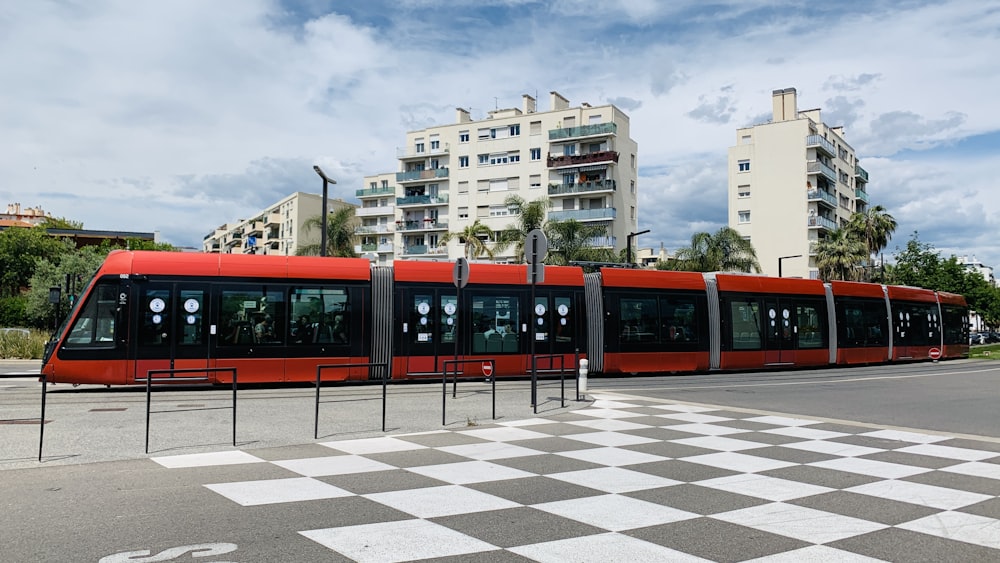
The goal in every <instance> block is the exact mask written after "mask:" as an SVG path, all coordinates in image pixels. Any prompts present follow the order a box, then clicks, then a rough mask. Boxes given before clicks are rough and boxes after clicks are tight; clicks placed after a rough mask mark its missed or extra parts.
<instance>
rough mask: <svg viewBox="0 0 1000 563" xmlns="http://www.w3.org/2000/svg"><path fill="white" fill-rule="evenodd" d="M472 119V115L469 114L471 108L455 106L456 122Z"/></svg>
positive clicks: (465, 121) (466, 121)
mask: <svg viewBox="0 0 1000 563" xmlns="http://www.w3.org/2000/svg"><path fill="white" fill-rule="evenodd" d="M470 121H472V116H471V115H469V110H467V109H465V108H455V122H456V123H468V122H470Z"/></svg>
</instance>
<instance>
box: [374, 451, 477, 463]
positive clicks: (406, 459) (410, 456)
mask: <svg viewBox="0 0 1000 563" xmlns="http://www.w3.org/2000/svg"><path fill="white" fill-rule="evenodd" d="M365 457H367V458H368V459H374V460H375V461H381V462H382V463H388V464H389V465H392V466H394V467H420V466H423V465H441V464H444V463H460V462H464V461H469V458H467V457H464V456H460V455H455V454H450V453H448V452H442V451H441V450H435V449H433V448H426V449H422V450H408V451H402V452H382V453H372V454H365Z"/></svg>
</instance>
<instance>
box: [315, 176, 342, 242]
mask: <svg viewBox="0 0 1000 563" xmlns="http://www.w3.org/2000/svg"><path fill="white" fill-rule="evenodd" d="M313 170H315V171H316V173H317V174H319V177H320V178H323V219H322V221H323V222H322V224H321V225H320V230H319V232H320V235H319V255H320V256H326V228H327V216H326V214H327V209H326V189H327V188H326V187H327V184H336V183H337V181H336V180H334V179H332V178H329V177H327V175H326V174H325V173H323V170H322V169H321V168H320V167H319V166H316V165H313Z"/></svg>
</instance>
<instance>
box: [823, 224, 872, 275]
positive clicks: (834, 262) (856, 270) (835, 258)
mask: <svg viewBox="0 0 1000 563" xmlns="http://www.w3.org/2000/svg"><path fill="white" fill-rule="evenodd" d="M866 254H867V251H866V248H865V245H864V243H863V242H861V241H860V240H859V239H858V238H857V237H856V236H855V235H854V233H852V231H851V230H850V229H847V228H840V229H836V230H834V231H833V232H830V233H827V235H826V237H824V238H822V239H821V240H819V241H818V242H817V243H816V266H817V267H818V268H819V277H820V279H822V280H824V281H831V280H846V281H859V280H860V279H861V278H862V277H863V269H862V267H861V265H862V264H864V263H865V261H866V258H865V257H866Z"/></svg>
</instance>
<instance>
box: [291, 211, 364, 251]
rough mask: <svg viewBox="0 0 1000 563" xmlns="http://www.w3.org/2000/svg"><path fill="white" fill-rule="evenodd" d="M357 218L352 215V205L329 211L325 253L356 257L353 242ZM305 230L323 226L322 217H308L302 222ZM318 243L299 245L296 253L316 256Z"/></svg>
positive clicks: (308, 230)
mask: <svg viewBox="0 0 1000 563" xmlns="http://www.w3.org/2000/svg"><path fill="white" fill-rule="evenodd" d="M356 223H357V220H356V219H355V217H354V208H353V207H341V208H340V209H338V210H336V211H334V212H333V213H330V214H329V216H328V217H327V227H326V237H327V238H326V255H327V256H339V257H341V258H356V257H357V254H355V253H354V243H355V242H356V239H357V236H356V235H355V234H354V228H355V226H356ZM303 226H304V227H305V230H306V232H307V233H308V232H310V231H312V230H313V229H316V230H319V229H322V228H323V218H322V217H320V216H318V215H317V216H316V217H310V218H309V219H306V221H305V223H303ZM320 244H321V243H316V244H306V245H303V246H301V247H299V249H298V252H297V254H299V255H300V256H317V255H319V254H320V251H319V249H320Z"/></svg>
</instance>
